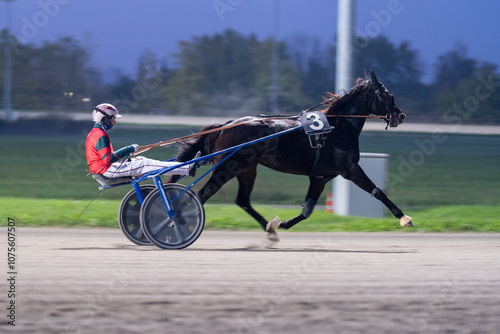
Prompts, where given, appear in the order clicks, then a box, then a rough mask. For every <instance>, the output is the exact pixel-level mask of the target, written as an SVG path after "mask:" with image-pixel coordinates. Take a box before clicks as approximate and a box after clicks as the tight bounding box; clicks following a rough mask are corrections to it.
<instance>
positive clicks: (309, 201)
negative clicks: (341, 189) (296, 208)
mask: <svg viewBox="0 0 500 334" xmlns="http://www.w3.org/2000/svg"><path fill="white" fill-rule="evenodd" d="M330 180H331V178H318V177H312V176H310V177H309V189H308V190H307V195H306V200H305V202H304V205H303V209H302V212H301V214H300V215H298V216H297V217H294V218H292V219H290V220H287V221H284V222H271V223H269V225H268V226H267V228H268V229H270V228H277V227H281V228H285V229H289V228H290V227H292V226H294V225H296V224H297V223H299V222H301V221H303V220H304V219H306V218H308V217H309V216H310V215H311V214H312V212H313V210H314V207H315V206H316V203H317V202H318V199H319V196H320V195H321V193H322V192H323V189H325V185H326V183H327V182H328V181H330Z"/></svg>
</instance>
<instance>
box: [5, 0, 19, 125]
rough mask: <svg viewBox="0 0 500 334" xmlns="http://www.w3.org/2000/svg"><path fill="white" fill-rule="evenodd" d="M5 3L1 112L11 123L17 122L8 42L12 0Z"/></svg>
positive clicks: (9, 41)
mask: <svg viewBox="0 0 500 334" xmlns="http://www.w3.org/2000/svg"><path fill="white" fill-rule="evenodd" d="M4 1H5V7H6V10H5V22H6V23H7V34H8V36H7V40H6V43H5V46H4V55H5V64H4V81H3V86H4V92H3V110H4V112H5V120H6V121H9V122H13V121H16V120H17V113H16V112H14V111H12V109H11V106H12V45H11V40H10V36H9V35H10V34H11V31H10V29H11V26H12V4H11V3H10V2H12V1H13V0H4Z"/></svg>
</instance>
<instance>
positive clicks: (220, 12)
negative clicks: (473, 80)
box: [0, 0, 500, 80]
mask: <svg viewBox="0 0 500 334" xmlns="http://www.w3.org/2000/svg"><path fill="white" fill-rule="evenodd" d="M4 1H5V0H3V1H1V0H0V29H3V28H5V27H7V26H8V25H9V18H10V20H11V23H10V25H11V27H12V29H11V31H12V33H13V34H14V35H16V37H17V38H18V39H19V40H20V41H21V42H24V43H26V42H30V43H35V44H37V45H40V44H41V43H43V42H46V41H54V40H56V39H58V38H60V37H65V36H72V37H74V38H75V39H77V40H78V41H79V42H80V43H81V44H82V45H83V46H85V47H87V48H88V49H89V50H90V51H91V57H92V58H91V59H92V61H93V63H95V65H96V66H97V67H98V68H99V69H100V70H101V71H102V72H103V73H111V72H112V71H111V70H112V69H119V70H120V71H121V72H122V73H124V74H129V75H134V74H135V70H136V68H137V62H138V58H139V56H140V54H141V53H143V52H144V51H145V50H149V51H152V52H154V53H155V54H157V55H158V56H159V57H160V58H161V59H167V61H171V59H172V57H171V56H172V54H173V53H175V52H176V45H177V43H178V41H179V40H191V39H192V38H193V37H195V36H202V35H213V34H215V33H218V32H222V31H224V30H226V29H234V30H236V31H238V32H240V33H243V34H252V33H253V34H256V35H257V36H258V37H259V38H262V39H264V38H267V37H271V36H272V35H273V31H274V28H273V27H274V26H273V22H274V18H275V15H274V14H273V13H274V11H273V9H274V8H275V7H274V6H275V1H278V3H279V20H278V22H279V25H278V26H279V34H278V38H279V39H281V40H286V39H289V38H293V36H296V35H302V36H311V38H318V39H319V40H321V41H322V42H324V43H333V41H334V38H335V34H336V30H337V1H335V0H14V1H12V2H10V3H8V4H7V3H6V2H4ZM9 8H10V9H9ZM355 8H356V12H355V22H356V24H355V31H356V33H357V34H358V35H360V36H363V37H368V38H373V37H376V36H379V35H385V36H387V37H388V38H389V40H390V41H391V42H393V43H394V44H396V45H399V43H401V42H403V41H408V42H409V43H410V46H411V47H412V48H413V49H415V50H417V51H418V52H419V55H420V59H421V60H422V61H423V63H424V65H425V69H426V76H427V77H428V78H429V76H430V74H431V73H432V72H431V71H432V69H433V65H434V64H435V63H436V61H437V60H438V57H439V56H440V55H443V54H445V53H446V52H448V51H451V50H453V49H454V48H455V47H456V45H457V43H461V44H463V45H465V46H467V51H468V56H469V57H471V58H474V59H477V60H479V61H487V62H490V63H494V64H499V65H500V43H499V35H500V19H499V14H500V1H498V0H356V7H355ZM9 13H10V14H9ZM424 80H425V78H424Z"/></svg>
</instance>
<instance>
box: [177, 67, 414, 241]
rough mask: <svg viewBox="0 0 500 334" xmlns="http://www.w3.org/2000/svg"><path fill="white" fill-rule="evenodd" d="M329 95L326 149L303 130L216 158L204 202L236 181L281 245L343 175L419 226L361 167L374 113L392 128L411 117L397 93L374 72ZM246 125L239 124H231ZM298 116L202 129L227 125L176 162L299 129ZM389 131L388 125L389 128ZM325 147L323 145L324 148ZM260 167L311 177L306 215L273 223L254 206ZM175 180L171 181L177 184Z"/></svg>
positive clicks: (185, 148) (190, 144)
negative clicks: (363, 137) (363, 139)
mask: <svg viewBox="0 0 500 334" xmlns="http://www.w3.org/2000/svg"><path fill="white" fill-rule="evenodd" d="M328 97H329V98H326V97H325V101H324V102H323V103H322V104H325V105H326V106H327V107H326V108H325V109H323V110H319V111H320V112H322V113H324V114H325V116H327V120H328V123H329V125H330V126H331V127H332V128H333V130H332V131H331V132H330V133H328V134H326V138H324V145H319V147H317V148H313V147H312V146H311V143H310V142H309V138H308V136H307V135H306V134H304V132H303V131H293V132H290V133H286V134H283V135H279V136H276V137H274V138H272V139H268V140H265V141H262V142H260V143H256V144H252V145H250V146H248V147H244V148H243V149H240V150H239V151H238V152H236V153H235V154H233V155H232V156H231V157H229V158H228V159H227V160H225V161H223V162H221V163H220V164H218V163H219V162H220V161H221V160H222V159H223V158H224V156H226V155H217V156H215V157H213V163H214V165H215V164H218V165H217V166H216V167H215V168H214V170H213V172H212V175H211V177H210V179H209V180H208V181H207V182H206V183H205V185H204V186H203V187H202V188H201V189H200V190H199V191H198V196H199V197H200V199H201V201H202V203H205V202H206V201H207V200H208V199H209V198H210V197H212V196H213V195H215V194H216V193H217V191H218V190H219V189H220V188H221V187H222V186H223V185H224V184H225V183H227V182H228V181H229V180H231V179H233V178H235V177H236V178H237V180H238V193H237V196H236V204H237V205H238V206H240V207H241V208H242V209H243V210H244V211H246V212H247V213H248V214H250V215H251V216H252V217H253V218H254V219H255V220H256V221H257V222H259V224H260V225H261V226H262V228H263V229H264V230H265V231H267V232H268V238H269V239H270V240H273V241H278V236H277V233H276V231H277V230H278V228H283V229H289V228H291V227H292V226H294V225H296V224H297V223H299V222H301V221H303V220H305V219H307V218H308V217H309V216H310V215H311V213H312V212H313V210H314V207H315V205H316V203H317V201H318V198H319V196H320V195H321V193H322V192H323V189H324V187H325V185H326V184H327V182H329V181H330V180H332V179H333V178H335V177H337V176H339V175H341V176H342V177H344V178H345V179H347V180H350V181H352V182H354V183H355V184H356V185H357V186H358V187H360V188H361V189H363V190H364V191H366V192H368V193H370V194H371V195H372V196H373V197H375V198H376V199H377V200H379V201H381V202H382V203H383V204H384V205H385V206H386V207H387V208H388V209H389V210H390V211H391V212H392V214H393V215H394V216H395V217H396V218H398V219H399V220H400V225H401V226H414V225H413V223H412V218H411V217H409V216H407V215H405V214H404V213H403V212H402V211H401V210H400V209H399V208H398V207H397V206H396V205H395V204H394V203H393V202H392V201H391V200H390V199H389V198H388V197H387V196H386V194H385V193H384V192H383V191H382V190H381V189H379V188H378V187H377V186H376V185H375V184H374V183H373V182H372V181H371V180H370V179H369V178H368V176H367V175H366V174H365V172H364V171H363V169H362V168H361V167H360V166H359V164H358V163H359V159H360V152H359V138H358V137H359V135H360V133H361V131H362V129H363V126H364V124H365V120H366V118H367V116H369V115H378V116H380V117H383V118H385V121H386V122H387V126H390V127H397V126H398V125H400V124H401V123H402V122H403V120H404V119H405V117H406V115H405V114H404V113H403V112H402V111H401V109H400V108H399V107H397V106H396V104H395V101H394V95H393V94H391V93H390V92H389V91H388V90H387V88H385V86H384V85H383V84H382V83H381V82H380V81H379V80H378V79H377V77H376V75H375V73H374V72H373V71H370V75H369V76H368V75H367V74H366V73H365V79H361V78H358V79H357V80H356V81H355V85H354V87H352V88H351V89H350V90H349V91H348V92H346V93H345V94H343V95H342V96H339V95H334V94H331V93H329V94H328ZM237 123H242V124H241V125H239V126H235V127H228V126H227V125H232V124H237ZM300 125H301V124H300V123H299V120H298V119H297V118H296V117H294V118H293V117H292V118H281V117H280V118H278V117H276V118H275V117H266V116H262V115H261V116H247V117H243V118H240V119H237V120H233V121H229V122H227V123H225V124H219V123H215V124H211V125H208V126H205V127H204V128H202V130H201V132H204V131H208V132H210V131H209V130H212V129H217V128H221V127H223V126H225V128H224V129H221V130H220V131H213V130H212V131H213V132H210V133H208V134H204V135H200V136H198V137H196V138H195V139H192V140H188V141H185V142H183V143H182V144H181V145H180V148H179V154H178V156H177V161H180V162H185V161H189V160H191V159H192V158H193V157H194V156H195V155H196V153H197V152H201V154H202V155H207V154H211V153H214V152H218V151H220V150H223V149H226V148H229V147H232V146H235V145H238V144H242V143H246V142H249V141H251V140H254V139H257V138H261V137H264V136H267V135H270V134H273V133H277V132H280V131H283V130H286V129H290V128H292V127H296V126H300ZM386 129H387V127H386ZM321 146H322V147H321ZM258 164H261V165H263V166H266V167H268V168H271V169H273V170H275V171H278V172H283V173H290V174H296V175H307V176H308V177H309V188H308V190H307V194H306V197H305V201H304V204H303V209H302V212H301V213H300V214H299V215H298V216H296V217H294V218H292V219H290V220H286V221H280V220H279V218H277V217H275V218H274V219H273V220H271V221H270V222H268V221H267V220H266V219H265V218H264V217H262V216H261V215H260V214H259V213H258V212H257V211H255V209H254V208H253V207H252V205H251V204H250V194H251V192H252V189H253V186H254V182H255V179H256V176H257V165H258ZM176 180H177V176H174V177H173V178H172V179H171V180H170V182H176Z"/></svg>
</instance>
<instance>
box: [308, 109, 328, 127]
mask: <svg viewBox="0 0 500 334" xmlns="http://www.w3.org/2000/svg"><path fill="white" fill-rule="evenodd" d="M306 119H307V120H312V124H311V125H310V126H309V127H310V128H311V129H313V130H315V131H317V130H321V129H323V127H324V126H325V123H323V121H322V120H320V119H319V116H318V115H317V114H315V113H309V114H307V115H306Z"/></svg>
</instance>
